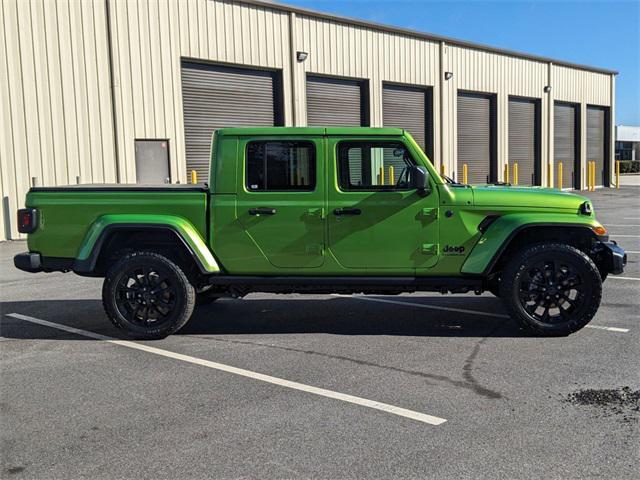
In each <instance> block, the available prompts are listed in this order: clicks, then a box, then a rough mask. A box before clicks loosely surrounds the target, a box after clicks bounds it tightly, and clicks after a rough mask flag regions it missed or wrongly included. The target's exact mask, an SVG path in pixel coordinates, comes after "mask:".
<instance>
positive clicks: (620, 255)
mask: <svg viewBox="0 0 640 480" xmlns="http://www.w3.org/2000/svg"><path fill="white" fill-rule="evenodd" d="M592 253H593V254H594V255H593V256H594V258H595V259H597V263H598V267H600V269H601V270H604V271H605V272H607V273H611V274H613V275H619V274H621V273H622V272H624V267H625V266H626V265H627V254H626V253H625V251H624V250H623V249H622V248H620V247H619V246H618V244H617V243H616V242H615V241H613V240H611V241H607V242H597V243H596V244H595V245H594V247H593V252H592Z"/></svg>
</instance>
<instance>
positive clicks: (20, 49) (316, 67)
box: [0, 0, 616, 239]
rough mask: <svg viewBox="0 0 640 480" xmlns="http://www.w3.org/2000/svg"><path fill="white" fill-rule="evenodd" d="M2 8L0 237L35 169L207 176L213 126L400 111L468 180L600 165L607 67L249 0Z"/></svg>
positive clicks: (54, 181)
mask: <svg viewBox="0 0 640 480" xmlns="http://www.w3.org/2000/svg"><path fill="white" fill-rule="evenodd" d="M0 25H1V26H2V34H1V35H0V59H1V61H0V115H1V116H0V119H1V128H0V162H1V178H0V181H1V192H0V195H1V197H2V208H1V209H0V216H1V218H0V222H1V223H2V224H3V225H4V228H3V229H2V230H0V239H5V238H17V237H18V234H17V231H16V226H15V220H14V217H15V210H16V209H17V208H18V207H19V206H20V205H21V204H22V202H23V199H24V195H25V193H26V191H27V190H28V188H29V186H30V185H31V184H33V183H35V184H37V185H65V184H74V183H77V182H81V183H95V182H123V183H126V182H128V183H135V182H139V183H148V182H162V181H165V179H166V181H170V182H182V183H184V182H187V181H188V178H189V176H188V172H189V171H190V170H192V169H195V170H197V171H198V172H199V174H200V176H199V178H200V180H203V177H205V176H206V171H207V162H208V155H209V139H210V136H211V131H212V130H213V129H215V128H219V127H222V126H240V125H301V126H303V125H371V126H401V127H405V128H407V129H408V130H409V131H411V132H412V133H413V135H414V136H415V137H416V138H417V139H418V142H419V143H420V144H421V145H422V146H423V147H424V148H425V151H426V152H427V153H428V154H429V156H430V157H431V159H432V161H433V162H434V164H436V165H437V166H438V167H440V166H441V165H444V169H445V171H446V173H447V174H448V175H450V176H454V177H458V178H459V179H460V178H461V169H462V165H463V164H467V165H468V169H469V181H471V182H487V181H500V180H503V179H504V177H503V176H504V170H505V168H504V167H505V164H511V165H513V164H514V163H518V167H519V180H520V183H521V184H537V185H549V182H552V183H553V184H554V185H557V183H556V179H555V178H554V176H555V175H556V172H557V168H556V164H557V162H559V161H562V162H563V177H564V178H563V185H564V186H565V187H576V188H584V187H585V185H586V165H587V161H588V160H589V161H591V160H593V161H596V162H597V165H598V168H597V183H598V184H599V185H605V186H606V185H607V184H608V182H609V179H610V178H611V169H612V163H613V162H612V161H611V158H612V155H613V151H614V149H613V138H612V135H611V131H612V129H613V118H614V98H615V75H616V72H613V71H610V70H604V69H600V68H594V67H589V66H584V65H574V64H571V63H568V62H562V61H556V60H552V59H548V58H542V57H537V56H533V55H526V54H522V53H518V52H512V51H507V50H501V49H497V48H493V47H488V46H483V45H476V44H471V43H469V42H464V41H459V40H454V39H449V38H443V37H438V36H435V35H430V34H425V33H421V32H415V31H410V30H404V29H400V28H393V27H388V26H383V25H377V24H371V23H367V22H363V21H359V20H354V19H347V18H341V17H337V16H334V15H328V14H323V13H318V12H312V11H308V10H304V9H300V8H296V7H290V6H283V5H278V4H273V3H270V2H266V1H258V0H244V1H226V0H175V1H174V0H138V1H133V0H131V1H126V0H78V1H75V0H51V1H45V0H31V1H28V0H2V2H1V8H0Z"/></svg>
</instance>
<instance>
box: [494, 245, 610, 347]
mask: <svg viewBox="0 0 640 480" xmlns="http://www.w3.org/2000/svg"><path fill="white" fill-rule="evenodd" d="M500 297H501V298H502V300H503V302H504V304H505V307H506V308H507V310H508V312H509V313H510V315H511V317H512V318H514V319H515V320H516V321H518V323H520V325H522V326H523V327H525V328H526V329H528V330H530V331H532V332H534V333H536V334H539V335H545V336H560V335H569V334H570V333H573V332H575V331H577V330H580V329H581V328H582V327H584V326H585V325H586V324H587V323H589V321H590V320H591V319H592V318H593V316H594V315H595V313H596V311H597V310H598V307H599V306H600V299H601V297H602V279H601V277H600V273H599V272H598V268H597V267H596V265H595V264H594V263H593V261H592V260H591V259H590V258H589V257H588V256H587V255H586V254H585V253H583V252H582V251H580V250H578V249H577V248H574V247H572V246H570V245H565V244H560V243H539V244H536V245H532V246H530V247H527V248H525V249H524V250H523V251H522V252H521V253H520V254H518V255H516V256H515V257H514V258H513V259H512V260H511V262H509V264H508V265H507V267H506V268H505V270H504V271H503V274H502V282H500Z"/></svg>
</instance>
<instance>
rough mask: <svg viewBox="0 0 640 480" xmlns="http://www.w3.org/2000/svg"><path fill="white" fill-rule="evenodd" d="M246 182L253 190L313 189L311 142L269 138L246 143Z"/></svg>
mask: <svg viewBox="0 0 640 480" xmlns="http://www.w3.org/2000/svg"><path fill="white" fill-rule="evenodd" d="M246 182H247V183H246V185H247V189H248V190H250V191H255V192H267V191H295V190H302V191H308V190H314V189H315V186H316V151H315V146H314V144H313V143H311V142H298V141H271V140H269V141H256V142H250V143H248V144H247V151H246Z"/></svg>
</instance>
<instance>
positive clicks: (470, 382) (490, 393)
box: [185, 335, 502, 399]
mask: <svg viewBox="0 0 640 480" xmlns="http://www.w3.org/2000/svg"><path fill="white" fill-rule="evenodd" d="M185 336H189V337H195V338H202V339H206V340H213V341H216V342H224V343H233V344H237V345H252V346H254V347H266V348H274V349H278V350H284V351H287V352H296V353H304V354H305V355H317V356H320V357H324V358H331V359H333V360H341V361H347V362H351V363H355V364H357V365H364V366H367V367H376V368H382V369H384V370H389V371H392V372H399V373H403V374H406V375H413V376H416V377H421V378H425V379H429V380H435V381H438V382H445V383H448V384H450V385H453V386H455V387H461V388H467V389H469V390H472V391H473V392H474V393H476V394H478V395H480V396H483V397H486V398H490V399H498V398H502V394H501V393H500V392H496V391H494V390H490V389H488V388H486V387H483V386H482V385H480V384H479V383H478V382H477V381H476V380H475V379H474V378H473V376H472V375H471V373H470V372H471V369H472V364H473V361H474V360H475V358H476V356H477V355H478V351H479V349H480V347H479V345H476V346H475V348H474V350H473V351H472V352H471V355H469V357H468V358H467V360H466V361H465V365H464V367H463V376H464V377H465V380H466V381H462V380H454V379H452V378H449V377H447V376H445V375H436V374H433V373H425V372H420V371H417V370H407V369H404V368H398V367H392V366H390V365H381V364H379V363H374V362H369V361H367V360H359V359H355V358H350V357H345V356H343V355H332V354H330V353H323V352H316V351H315V350H304V349H301V348H293V347H283V346H280V345H272V344H266V343H261V342H250V341H248V340H231V339H226V338H213V337H205V336H201V335H185ZM483 340H486V338H485V339H483Z"/></svg>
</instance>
